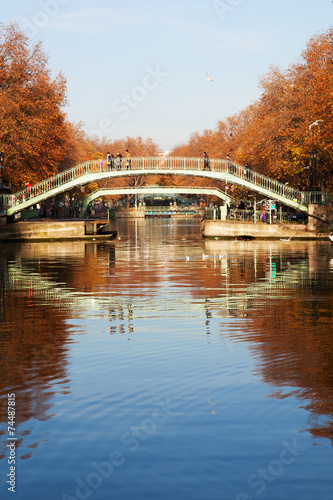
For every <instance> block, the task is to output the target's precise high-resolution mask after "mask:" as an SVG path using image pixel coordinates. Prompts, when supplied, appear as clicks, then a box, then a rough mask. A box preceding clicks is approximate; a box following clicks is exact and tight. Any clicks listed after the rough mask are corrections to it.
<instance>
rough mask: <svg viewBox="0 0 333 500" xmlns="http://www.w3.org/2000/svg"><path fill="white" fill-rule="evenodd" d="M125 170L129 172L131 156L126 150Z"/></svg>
mask: <svg viewBox="0 0 333 500" xmlns="http://www.w3.org/2000/svg"><path fill="white" fill-rule="evenodd" d="M126 168H127V170H131V154H130V152H129V151H128V149H126Z"/></svg>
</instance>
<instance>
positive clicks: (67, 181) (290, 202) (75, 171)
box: [3, 156, 332, 215]
mask: <svg viewBox="0 0 333 500" xmlns="http://www.w3.org/2000/svg"><path fill="white" fill-rule="evenodd" d="M123 167H125V161H124V162H123ZM143 175H144V176H147V175H177V176H191V177H192V178H193V177H195V178H206V179H213V180H216V181H221V182H224V183H225V184H226V185H227V184H234V185H238V186H241V187H243V188H246V189H249V190H251V191H254V192H257V193H260V194H261V195H262V196H264V197H266V198H270V199H273V200H275V201H278V202H280V203H282V204H284V205H287V206H289V207H293V208H295V209H297V210H301V211H304V212H306V211H307V210H308V205H309V204H311V203H329V202H332V196H331V195H330V194H329V193H326V192H324V191H322V192H312V191H311V192H310V191H300V190H297V189H294V188H292V187H290V186H288V185H286V184H283V183H281V182H279V181H276V180H274V179H270V178H269V177H266V176H264V175H262V174H259V173H258V172H254V171H253V170H251V169H249V168H245V167H243V166H241V165H237V164H235V163H231V162H230V161H228V160H215V159H213V160H210V170H204V160H203V159H202V158H179V157H168V156H167V157H161V156H157V157H136V158H132V159H131V165H130V168H128V169H124V168H123V169H115V168H114V169H113V170H111V169H110V170H108V169H107V167H106V166H105V165H104V167H103V168H99V163H98V161H87V162H85V163H82V164H80V165H77V166H76V167H73V168H71V169H68V170H65V171H64V172H60V173H59V174H56V175H54V176H53V177H50V178H48V179H46V180H44V181H42V182H39V183H37V184H34V185H33V186H32V187H31V193H30V195H29V196H28V193H27V190H26V189H25V190H22V191H19V192H17V193H15V194H13V195H3V199H4V205H5V206H6V207H7V215H12V214H15V213H17V212H20V211H22V210H24V209H25V208H29V207H31V206H32V205H35V204H37V203H41V202H42V201H44V200H46V199H48V198H51V197H53V196H55V195H57V194H60V193H63V192H66V191H70V190H71V189H72V188H74V187H77V186H83V185H85V184H89V183H92V182H99V181H102V180H108V179H114V178H120V177H138V176H143ZM124 189H125V188H124ZM161 189H166V188H163V187H161ZM177 189H178V193H182V190H181V187H177Z"/></svg>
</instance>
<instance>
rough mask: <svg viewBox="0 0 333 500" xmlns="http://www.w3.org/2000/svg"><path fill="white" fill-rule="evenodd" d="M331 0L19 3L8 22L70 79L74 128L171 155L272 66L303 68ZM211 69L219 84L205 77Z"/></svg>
mask: <svg viewBox="0 0 333 500" xmlns="http://www.w3.org/2000/svg"><path fill="white" fill-rule="evenodd" d="M332 19H333V3H331V1H330V0H316V1H314V0H311V1H310V0H280V1H279V2H277V1H275V2H272V1H271V2H269V1H267V0H209V1H204V0H194V1H189V0H177V1H175V0H169V1H168V2H166V1H159V0H155V1H142V0H136V1H134V0H122V1H121V2H120V1H113V0H109V1H107V0H95V1H94V2H92V1H86V0H38V1H34V0H15V1H14V2H6V3H5V4H4V5H2V7H1V22H4V23H6V22H9V21H13V20H16V21H19V22H20V24H21V26H22V28H24V29H25V30H26V32H27V34H28V35H29V36H30V38H31V40H32V41H33V42H37V41H38V40H42V42H43V47H44V50H45V52H46V53H47V54H48V55H49V67H50V68H51V70H52V73H53V74H54V75H56V74H57V73H58V72H59V71H62V72H63V74H64V75H65V77H66V78H67V84H68V100H69V106H68V107H67V108H66V112H67V114H68V118H69V120H70V121H72V122H80V121H81V122H83V123H84V129H85V130H86V131H87V133H90V134H93V135H96V136H98V137H102V136H106V137H109V138H111V139H118V138H123V137H126V136H138V135H141V136H142V137H143V138H146V137H151V138H152V139H153V140H154V141H155V142H157V143H158V144H159V145H160V146H161V148H162V149H164V150H167V149H171V148H172V147H174V146H176V145H177V144H180V143H182V142H185V141H186V140H187V139H188V138H189V135H190V134H191V133H192V132H202V131H203V130H204V129H206V128H208V129H214V128H215V126H216V124H217V121H218V120H220V119H223V118H225V117H227V116H229V115H232V114H234V113H237V112H238V111H240V110H241V109H243V108H245V107H246V106H247V105H249V104H250V103H251V102H253V101H254V100H255V99H256V98H257V97H258V95H259V89H258V79H259V77H260V75H262V74H264V73H266V72H267V71H268V69H269V66H270V65H278V66H281V67H284V68H285V67H287V66H288V65H289V64H291V63H293V62H295V61H296V60H297V58H298V57H299V56H300V54H301V52H302V50H303V49H304V48H305V45H306V43H307V41H308V40H309V38H311V36H313V35H314V34H315V33H317V32H319V31H321V30H327V29H328V28H329V27H331V26H332ZM206 72H208V73H209V75H210V76H211V77H212V78H213V79H214V82H208V81H207V80H206Z"/></svg>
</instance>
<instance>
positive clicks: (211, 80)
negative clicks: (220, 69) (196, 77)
mask: <svg viewBox="0 0 333 500" xmlns="http://www.w3.org/2000/svg"><path fill="white" fill-rule="evenodd" d="M206 76H207V80H208V81H209V82H213V81H214V80H213V79H212V78H211V77H210V76H209V74H208V73H206Z"/></svg>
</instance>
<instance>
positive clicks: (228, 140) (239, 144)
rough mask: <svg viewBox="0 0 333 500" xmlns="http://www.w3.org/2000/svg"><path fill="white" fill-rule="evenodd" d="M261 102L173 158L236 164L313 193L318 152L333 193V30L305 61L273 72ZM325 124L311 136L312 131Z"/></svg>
mask: <svg viewBox="0 0 333 500" xmlns="http://www.w3.org/2000/svg"><path fill="white" fill-rule="evenodd" d="M260 87H261V90H262V93H261V96H260V98H259V99H258V100H257V101H256V102H255V103H253V104H251V105H250V106H248V107H247V108H246V109H245V110H243V111H241V112H240V113H238V114H236V115H234V116H231V117H227V118H226V119H224V120H223V121H219V122H218V123H217V128H216V130H214V131H207V130H205V131H204V132H203V133H202V134H201V135H200V134H198V133H195V134H192V136H191V137H190V140H189V141H188V143H187V144H183V145H181V146H177V147H176V148H175V149H174V150H173V151H172V153H171V154H172V155H173V156H176V155H177V156H178V155H184V156H201V155H202V153H203V151H204V150H207V152H208V153H209V156H210V157H211V158H217V157H218V158H225V157H226V155H227V154H228V155H230V156H231V158H232V159H233V160H234V161H236V162H238V163H240V164H243V165H245V164H249V165H251V167H252V168H253V169H255V170H257V171H258V172H260V173H263V174H265V175H268V176H270V177H273V178H275V179H278V180H281V181H284V182H286V181H288V182H290V184H293V185H294V186H295V187H299V188H302V189H309V186H310V184H309V169H307V168H305V167H308V166H309V163H310V159H309V156H310V151H311V150H312V149H313V147H315V148H316V149H317V150H318V173H319V175H318V177H319V180H318V184H319V183H321V186H318V187H322V188H324V189H328V190H332V189H333V180H332V168H333V161H332V158H333V120H332V118H333V110H332V104H333V102H332V100H333V94H332V88H333V29H329V30H328V31H327V32H323V33H319V34H317V35H315V36H314V37H313V38H311V39H310V40H309V42H308V44H307V46H306V48H305V50H304V51H303V53H302V55H301V58H300V60H299V61H297V62H296V63H295V64H292V65H290V66H289V67H288V68H287V69H286V70H282V69H279V68H276V67H272V68H271V69H270V71H269V72H268V73H267V74H266V75H264V76H263V77H262V78H261V79H260ZM316 120H322V122H319V123H318V125H317V126H314V127H312V128H311V130H309V125H310V124H311V123H313V122H315V121H316Z"/></svg>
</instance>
